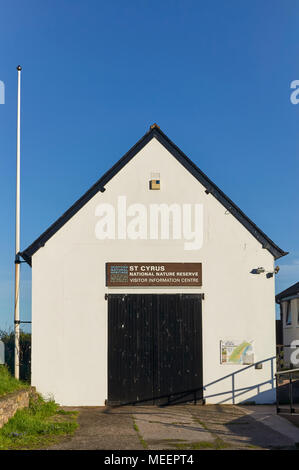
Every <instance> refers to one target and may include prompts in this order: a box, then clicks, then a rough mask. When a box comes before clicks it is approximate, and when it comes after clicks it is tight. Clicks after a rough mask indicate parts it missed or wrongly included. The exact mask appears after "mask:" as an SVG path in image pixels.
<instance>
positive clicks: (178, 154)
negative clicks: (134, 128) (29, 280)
mask: <svg viewBox="0 0 299 470" xmlns="http://www.w3.org/2000/svg"><path fill="white" fill-rule="evenodd" d="M153 138H156V139H157V140H158V141H159V142H160V143H161V144H162V145H163V146H164V147H165V148H166V149H167V150H168V151H169V152H170V153H171V154H172V155H173V157H174V158H176V159H177V160H178V161H179V162H180V163H181V164H182V165H183V166H184V167H185V168H186V169H187V170H188V171H189V172H190V173H191V174H192V175H193V176H194V177H195V178H196V179H197V180H198V181H199V182H200V183H201V184H202V185H203V186H204V187H205V188H206V193H208V194H212V195H213V196H214V197H215V198H216V199H217V200H218V201H219V202H220V203H221V204H223V206H224V207H225V208H226V209H227V210H228V211H229V212H230V213H231V214H232V215H233V216H234V217H235V218H236V219H238V220H239V222H240V223H241V224H242V225H244V227H246V229H247V230H248V231H249V232H250V233H251V234H252V235H253V236H254V237H255V238H256V239H257V240H258V241H259V242H260V243H261V244H262V246H263V248H265V249H267V250H268V251H270V253H271V254H272V255H273V256H274V258H275V259H277V258H280V257H282V256H285V255H287V254H288V253H287V252H285V251H283V250H282V249H281V248H279V247H278V246H277V245H276V244H275V243H274V242H273V241H272V240H271V239H270V238H269V237H268V236H267V235H266V234H265V233H264V232H263V231H262V230H261V229H260V228H258V227H257V225H255V223H254V222H252V220H250V219H249V217H247V215H246V214H244V212H242V211H241V209H240V208H239V207H238V206H237V205H236V204H234V203H233V201H232V200H231V199H229V197H228V196H226V195H225V194H224V193H223V192H222V191H221V189H219V188H218V186H216V184H214V183H213V182H212V181H211V180H210V179H209V178H208V177H207V176H206V175H205V174H204V173H203V172H202V171H201V170H200V169H199V168H198V167H197V166H196V165H195V163H193V162H192V161H191V160H190V159H189V158H188V157H187V156H186V155H185V154H184V153H183V152H182V151H181V150H180V149H179V148H178V147H177V146H176V145H175V144H174V143H173V142H172V141H171V140H170V139H169V138H168V137H167V135H165V134H164V132H162V131H161V129H160V128H159V126H157V125H156V124H154V125H152V126H151V127H150V130H149V131H148V132H147V133H146V134H145V135H144V136H143V137H142V138H141V139H140V140H139V141H138V142H137V143H136V144H135V145H134V146H133V147H132V148H131V149H130V150H129V151H128V152H127V153H126V154H125V155H124V156H123V157H122V158H121V159H120V160H119V161H118V162H117V163H115V165H113V166H112V168H110V170H108V171H107V172H106V173H105V174H104V175H103V176H102V177H101V178H100V179H99V180H98V181H97V182H96V183H95V184H94V185H93V186H92V187H91V188H90V189H89V190H88V191H87V192H86V193H85V194H83V196H82V197H81V198H80V199H78V200H77V201H76V202H75V203H74V204H73V205H72V206H71V207H70V208H69V209H68V210H67V211H66V212H65V213H64V214H63V215H62V216H61V217H59V219H57V220H56V221H55V222H54V223H53V224H52V225H51V226H50V227H49V228H48V229H47V230H46V231H45V232H44V233H42V234H41V235H40V236H39V237H38V238H37V239H36V240H35V241H34V242H33V243H32V244H31V245H30V246H28V248H26V250H24V251H22V252H21V253H20V255H21V256H22V258H23V259H24V260H25V261H26V262H27V263H28V264H29V265H30V266H31V257H32V256H33V255H34V253H36V251H37V250H39V249H40V248H41V247H42V246H44V245H45V243H46V242H47V241H48V240H49V239H50V238H51V237H52V236H53V235H54V234H55V233H56V232H57V231H58V230H59V229H60V228H61V227H62V226H63V225H64V224H65V223H66V222H68V220H70V219H71V217H73V215H74V214H76V213H77V212H78V211H79V210H80V209H81V208H82V207H83V206H84V205H85V204H86V203H87V202H88V201H89V200H90V199H91V198H92V197H93V196H94V195H95V194H96V193H98V192H99V191H100V192H104V191H105V184H107V183H108V181H110V180H111V179H112V178H113V176H115V175H116V174H117V173H118V172H119V171H120V170H121V169H122V168H123V167H124V166H125V165H126V164H127V163H128V162H129V161H130V160H131V159H132V158H133V157H134V156H135V155H136V154H137V153H138V152H140V150H141V149H142V148H143V147H144V146H145V145H146V144H147V143H148V142H149V141H150V140H151V139H153Z"/></svg>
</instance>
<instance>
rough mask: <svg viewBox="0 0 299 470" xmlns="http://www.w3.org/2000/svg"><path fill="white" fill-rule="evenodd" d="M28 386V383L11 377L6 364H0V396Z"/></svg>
mask: <svg viewBox="0 0 299 470" xmlns="http://www.w3.org/2000/svg"><path fill="white" fill-rule="evenodd" d="M28 387H29V385H28V384H25V383H23V382H21V381H19V380H16V379H15V378H14V377H12V376H11V375H10V373H9V371H8V368H7V367H6V366H1V365H0V396H1V395H5V394H6V393H11V392H15V391H16V390H20V389H24V388H28Z"/></svg>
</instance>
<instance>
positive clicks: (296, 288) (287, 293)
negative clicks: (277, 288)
mask: <svg viewBox="0 0 299 470" xmlns="http://www.w3.org/2000/svg"><path fill="white" fill-rule="evenodd" d="M296 295H298V296H299V282H296V284H293V285H292V286H291V287H288V288H287V289H285V290H283V291H282V292H280V294H277V295H276V297H275V300H276V302H277V303H278V304H279V303H280V302H281V301H282V300H284V299H286V298H288V297H293V296H296Z"/></svg>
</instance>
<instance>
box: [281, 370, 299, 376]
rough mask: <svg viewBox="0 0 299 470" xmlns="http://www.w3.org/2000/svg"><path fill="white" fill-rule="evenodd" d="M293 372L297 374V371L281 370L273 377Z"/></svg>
mask: <svg viewBox="0 0 299 470" xmlns="http://www.w3.org/2000/svg"><path fill="white" fill-rule="evenodd" d="M293 372H299V369H288V370H282V371H278V372H276V374H275V375H282V374H290V373H293Z"/></svg>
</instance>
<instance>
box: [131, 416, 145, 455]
mask: <svg viewBox="0 0 299 470" xmlns="http://www.w3.org/2000/svg"><path fill="white" fill-rule="evenodd" d="M133 428H134V431H136V433H137V435H138V438H139V441H140V443H141V445H142V447H143V448H144V449H148V445H147V443H146V442H145V440H144V439H143V437H142V436H141V434H140V431H139V427H138V426H137V424H136V421H135V419H134V418H133Z"/></svg>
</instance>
